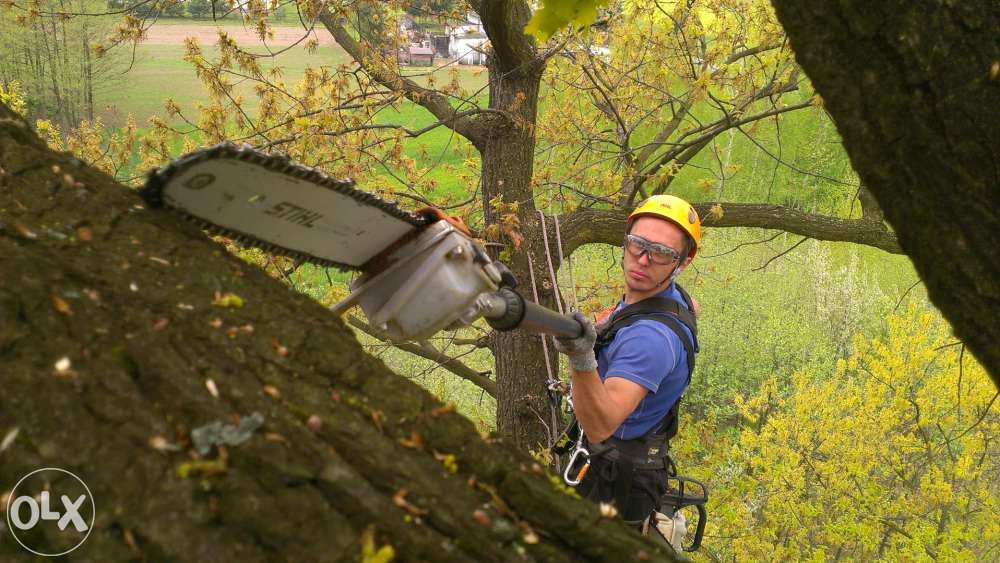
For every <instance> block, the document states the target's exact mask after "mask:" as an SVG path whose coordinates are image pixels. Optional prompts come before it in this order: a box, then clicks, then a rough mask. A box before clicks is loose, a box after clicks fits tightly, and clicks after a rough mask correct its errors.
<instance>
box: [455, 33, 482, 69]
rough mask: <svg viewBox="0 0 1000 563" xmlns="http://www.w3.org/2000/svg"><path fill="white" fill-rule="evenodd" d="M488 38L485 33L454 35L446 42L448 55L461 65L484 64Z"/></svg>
mask: <svg viewBox="0 0 1000 563" xmlns="http://www.w3.org/2000/svg"><path fill="white" fill-rule="evenodd" d="M489 41H490V40H489V38H488V37H486V34H485V33H482V32H473V33H454V34H452V35H451V39H450V41H449V42H448V55H449V56H450V57H451V59H452V60H457V61H458V64H463V65H484V64H486V46H487V44H488V43H489Z"/></svg>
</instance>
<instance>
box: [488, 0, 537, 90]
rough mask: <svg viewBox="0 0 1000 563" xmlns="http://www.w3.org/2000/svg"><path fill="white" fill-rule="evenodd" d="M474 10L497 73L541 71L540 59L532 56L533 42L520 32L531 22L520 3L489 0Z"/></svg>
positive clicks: (525, 6)
mask: <svg viewBox="0 0 1000 563" xmlns="http://www.w3.org/2000/svg"><path fill="white" fill-rule="evenodd" d="M474 7H475V8H476V11H477V12H479V17H480V19H481V20H482V22H483V28H484V29H485V30H486V35H487V37H489V38H490V46H492V48H493V56H494V57H495V59H496V66H497V68H499V70H500V71H501V72H503V73H505V74H506V73H510V72H526V71H529V72H538V71H540V70H541V65H542V60H541V59H540V58H538V57H537V56H536V55H537V50H536V48H535V40H534V39H533V38H532V37H530V36H528V35H526V34H525V33H524V26H525V25H526V24H527V23H528V20H529V19H531V9H530V8H529V7H528V4H527V3H526V2H524V0H490V1H489V2H478V3H477V5H474ZM536 67H537V68H536Z"/></svg>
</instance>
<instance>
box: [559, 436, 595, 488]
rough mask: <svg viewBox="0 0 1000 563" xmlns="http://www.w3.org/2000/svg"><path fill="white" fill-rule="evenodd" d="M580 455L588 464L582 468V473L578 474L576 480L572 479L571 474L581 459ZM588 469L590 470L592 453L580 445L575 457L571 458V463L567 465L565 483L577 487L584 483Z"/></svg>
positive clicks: (564, 472) (574, 453)
mask: <svg viewBox="0 0 1000 563" xmlns="http://www.w3.org/2000/svg"><path fill="white" fill-rule="evenodd" d="M580 455H583V456H584V458H585V461H586V463H584V464H583V467H581V468H580V471H579V472H577V474H576V479H571V478H570V476H569V473H570V471H571V470H572V469H573V466H574V465H576V460H577V458H579V457H580ZM588 469H590V452H588V451H587V449H586V448H584V447H583V446H580V445H578V446H577V447H576V450H575V451H574V452H573V455H571V456H569V461H568V462H567V463H566V470H565V471H563V481H565V482H566V484H567V485H569V486H571V487H575V486H577V485H579V484H580V481H583V478H584V476H586V475H587V470H588Z"/></svg>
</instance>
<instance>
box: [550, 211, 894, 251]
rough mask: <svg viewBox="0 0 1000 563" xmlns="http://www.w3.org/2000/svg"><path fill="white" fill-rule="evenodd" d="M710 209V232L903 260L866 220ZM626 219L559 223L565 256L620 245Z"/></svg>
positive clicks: (889, 237)
mask: <svg viewBox="0 0 1000 563" xmlns="http://www.w3.org/2000/svg"><path fill="white" fill-rule="evenodd" d="M714 205H716V204H712V203H696V204H695V209H697V210H698V214H699V215H700V216H701V217H702V224H703V225H704V226H706V227H756V228H761V229H779V230H782V231H786V232H789V233H794V234H797V235H802V236H804V237H809V238H813V239H816V240H827V241H837V242H853V243H856V244H864V245H867V246H874V247H875V248H879V249H882V250H884V251H886V252H890V253H893V254H902V250H901V249H900V247H899V243H898V242H897V241H896V235H895V234H893V233H892V232H891V231H889V230H888V229H887V228H886V227H885V226H884V225H882V224H880V223H874V222H872V221H868V220H864V219H841V218H839V217H830V216H828V215H818V214H815V213H806V212H804V211H799V210H798V209H793V208H791V207H786V206H782V205H767V204H755V203H719V204H718V206H719V208H720V209H721V210H722V216H721V217H720V216H718V215H717V214H713V213H712V212H711V209H712V207H713V206H714ZM627 216H628V213H627V212H625V211H620V210H606V209H590V208H586V207H580V208H578V209H577V210H576V211H573V212H572V213H569V214H568V215H565V216H564V217H563V218H562V219H560V223H559V224H560V227H561V231H562V241H563V252H565V253H570V252H573V251H574V250H575V249H577V248H578V247H580V246H582V245H584V244H589V243H595V242H596V243H604V244H615V245H617V244H621V241H622V234H623V233H624V232H625V218H626V217H627Z"/></svg>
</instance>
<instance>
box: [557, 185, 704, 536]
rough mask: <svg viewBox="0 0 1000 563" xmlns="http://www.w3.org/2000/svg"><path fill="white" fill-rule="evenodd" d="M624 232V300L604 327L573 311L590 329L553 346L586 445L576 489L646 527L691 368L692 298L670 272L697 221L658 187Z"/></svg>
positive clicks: (688, 255) (686, 253)
mask: <svg viewBox="0 0 1000 563" xmlns="http://www.w3.org/2000/svg"><path fill="white" fill-rule="evenodd" d="M626 233H627V234H626V235H625V241H624V252H623V256H622V262H621V263H622V269H623V270H624V275H625V288H626V289H625V295H624V297H623V298H622V301H621V302H619V303H618V304H617V306H615V307H613V308H611V309H610V310H608V311H606V312H605V313H604V314H602V315H599V317H598V321H599V330H598V329H597V328H595V327H594V325H593V324H592V323H591V322H590V321H589V320H587V319H586V318H585V317H584V316H583V315H582V314H581V313H579V312H577V313H576V318H577V320H578V321H580V323H581V324H582V325H584V327H586V330H585V333H584V335H583V336H581V337H578V338H575V339H557V344H556V347H557V348H558V349H559V351H560V352H562V353H564V354H566V355H567V356H568V357H569V366H570V373H571V377H572V385H573V407H574V410H575V413H576V417H577V420H578V422H579V425H580V428H581V430H582V431H583V433H584V434H585V439H584V440H585V441H584V443H585V444H586V448H587V449H588V451H589V452H590V459H589V463H590V465H591V466H590V469H589V471H587V472H586V473H585V476H584V477H583V480H582V482H581V483H580V485H579V491H580V493H581V495H583V496H584V497H587V498H590V499H592V500H595V501H599V502H612V501H614V503H615V506H616V507H617V508H618V511H619V513H620V514H621V515H622V518H623V519H624V520H625V521H626V522H628V523H630V524H632V525H635V526H637V527H640V528H642V527H643V526H644V524H645V523H646V522H647V519H648V517H649V516H650V515H651V514H652V513H653V512H654V511H655V510H657V509H658V508H659V506H660V497H661V496H662V495H663V493H665V492H666V481H667V471H668V467H669V464H670V462H669V460H668V458H667V449H668V445H669V440H670V438H672V437H673V436H674V435H675V434H676V433H677V407H678V404H679V402H680V397H681V395H682V394H683V392H684V390H685V389H686V388H687V385H688V383H689V382H690V380H691V371H692V369H693V368H694V354H695V352H696V351H697V335H696V326H695V319H694V314H695V306H694V304H693V302H692V300H691V299H690V297H689V296H688V295H687V293H686V292H685V291H684V290H683V289H681V287H680V286H678V285H677V284H676V283H674V279H675V278H676V277H677V276H678V274H680V273H681V271H683V270H684V268H686V267H687V265H688V264H690V263H691V260H692V259H693V258H694V255H695V253H696V252H697V250H698V244H699V242H700V240H701V221H700V219H699V217H698V214H697V212H695V210H694V207H692V206H691V205H690V204H689V203H687V202H686V201H684V200H682V199H680V198H677V197H674V196H670V195H657V196H653V197H651V198H649V199H648V200H646V201H645V202H644V203H643V204H642V205H640V206H639V207H637V208H636V209H635V211H633V212H632V214H631V215H629V218H628V221H627V223H626ZM602 317H603V318H602ZM595 344H596V346H595ZM571 471H575V468H573V469H571Z"/></svg>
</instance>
